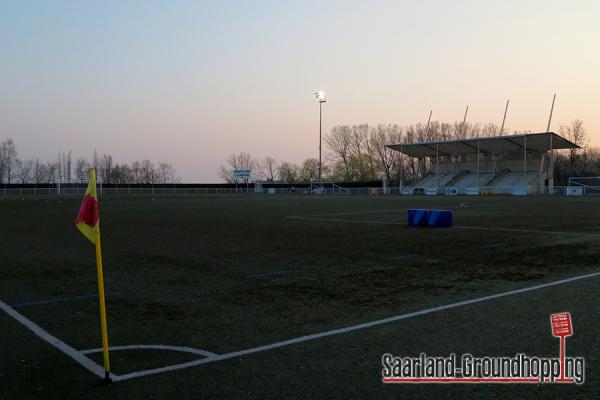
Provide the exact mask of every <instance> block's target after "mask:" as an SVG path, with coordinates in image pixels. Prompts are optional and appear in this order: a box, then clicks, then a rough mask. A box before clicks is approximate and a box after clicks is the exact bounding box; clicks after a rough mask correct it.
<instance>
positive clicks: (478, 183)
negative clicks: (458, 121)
mask: <svg viewBox="0 0 600 400" xmlns="http://www.w3.org/2000/svg"><path fill="white" fill-rule="evenodd" d="M480 184H481V183H480V182H479V139H477V190H479V185H480Z"/></svg>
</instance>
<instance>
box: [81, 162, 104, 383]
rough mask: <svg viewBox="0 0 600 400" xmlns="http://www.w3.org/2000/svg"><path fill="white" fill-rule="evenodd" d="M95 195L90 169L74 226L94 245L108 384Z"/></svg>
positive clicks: (94, 184)
mask: <svg viewBox="0 0 600 400" xmlns="http://www.w3.org/2000/svg"><path fill="white" fill-rule="evenodd" d="M98 208H99V207H98V196H97V194H96V169H95V168H90V171H89V181H88V187H87V190H86V191H85V196H84V197H83V203H81V208H80V209H79V213H78V214H77V218H76V219H75V226H77V229H79V230H80V231H81V233H83V235H84V236H85V237H86V238H88V240H89V241H90V242H92V243H93V244H95V245H96V270H97V272H98V300H99V303H100V327H101V329H102V355H103V359H104V382H106V383H109V382H110V381H111V379H110V361H109V358H108V329H107V326H106V325H107V324H106V303H105V300H104V274H103V272H102V248H101V247H100V216H99V214H98Z"/></svg>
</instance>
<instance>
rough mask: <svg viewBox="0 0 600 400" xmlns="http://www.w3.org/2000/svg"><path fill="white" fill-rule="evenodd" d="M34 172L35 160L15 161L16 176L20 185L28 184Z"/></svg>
mask: <svg viewBox="0 0 600 400" xmlns="http://www.w3.org/2000/svg"><path fill="white" fill-rule="evenodd" d="M32 172H33V160H25V161H21V160H19V159H17V160H16V161H15V176H16V177H17V179H18V180H19V183H21V184H23V183H28V182H31V180H32Z"/></svg>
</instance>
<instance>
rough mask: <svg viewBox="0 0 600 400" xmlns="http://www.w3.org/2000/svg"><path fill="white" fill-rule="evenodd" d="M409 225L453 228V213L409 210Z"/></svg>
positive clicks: (447, 211)
mask: <svg viewBox="0 0 600 400" xmlns="http://www.w3.org/2000/svg"><path fill="white" fill-rule="evenodd" d="M408 224H409V225H410V226H428V227H430V228H445V227H450V226H452V211H449V210H424V209H418V208H411V209H409V210H408Z"/></svg>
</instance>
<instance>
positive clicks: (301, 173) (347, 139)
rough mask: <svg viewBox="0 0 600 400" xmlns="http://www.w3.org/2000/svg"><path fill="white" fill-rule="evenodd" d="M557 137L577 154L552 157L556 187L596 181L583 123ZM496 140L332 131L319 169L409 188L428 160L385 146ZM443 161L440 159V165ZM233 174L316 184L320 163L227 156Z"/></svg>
mask: <svg viewBox="0 0 600 400" xmlns="http://www.w3.org/2000/svg"><path fill="white" fill-rule="evenodd" d="M512 133H513V134H519V133H531V132H530V131H523V132H518V131H515V132H512ZM558 133H559V134H560V135H561V136H563V137H565V138H566V139H568V140H570V141H571V142H573V143H575V144H577V145H579V146H581V147H582V148H581V149H571V150H557V151H555V155H554V171H555V181H556V184H563V183H566V182H567V181H568V177H570V176H600V148H595V147H590V146H589V140H588V137H587V132H586V129H585V127H584V123H583V121H581V120H578V119H576V120H573V121H572V122H570V123H569V124H566V125H561V126H560V128H559V131H558ZM500 134H501V133H500V128H499V127H498V126H497V125H495V124H491V123H488V124H481V123H474V124H473V123H468V122H467V123H462V122H456V123H446V122H438V121H433V122H431V123H430V124H428V125H427V124H414V125H409V126H404V127H401V126H399V125H396V124H378V125H375V126H370V125H368V124H358V125H352V126H350V125H338V126H334V127H333V128H331V130H330V131H329V132H328V133H327V134H326V135H325V136H324V146H325V156H326V157H325V160H324V162H323V166H322V180H323V181H334V182H353V181H354V182H356V181H374V180H386V181H388V182H397V181H398V179H399V178H400V174H402V177H403V181H404V182H405V183H410V182H414V181H416V180H418V179H421V178H422V177H424V176H426V175H428V174H430V173H431V172H432V167H433V166H432V163H431V160H430V159H428V158H422V159H417V158H413V157H408V156H406V155H401V154H400V152H398V151H395V150H392V149H390V148H388V147H386V146H387V145H390V144H398V143H417V142H428V141H438V140H454V139H470V138H477V137H490V136H498V135H500ZM502 134H507V132H502ZM473 157H474V156H473V155H465V156H461V157H459V160H463V161H464V160H469V159H472V158H473ZM445 159H446V158H445V157H443V156H440V160H445ZM448 159H449V158H448ZM235 169H251V170H252V171H253V179H256V180H262V181H264V182H281V183H309V182H314V181H316V180H317V179H318V171H319V161H318V160H317V159H316V158H308V159H306V160H304V161H303V162H302V163H301V164H295V163H292V162H289V161H278V160H276V159H275V158H274V157H272V156H267V157H264V158H262V159H255V158H253V157H252V156H251V155H250V154H248V153H244V152H242V153H237V154H230V155H229V156H228V157H227V158H226V159H225V163H224V164H222V165H221V167H220V169H219V176H220V177H221V178H222V179H223V180H224V181H226V182H234V178H233V171H234V170H235Z"/></svg>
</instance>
